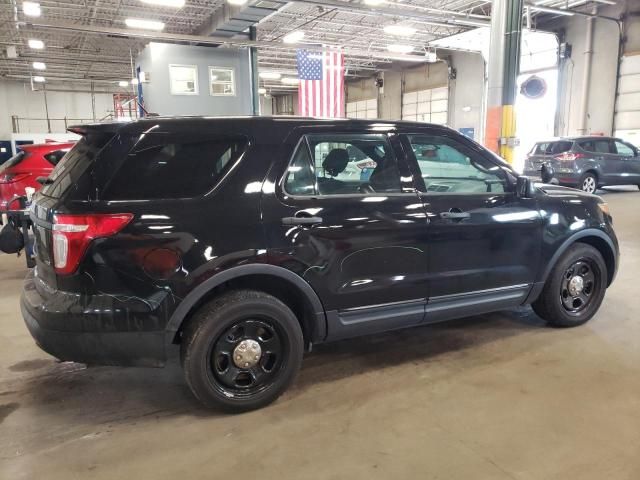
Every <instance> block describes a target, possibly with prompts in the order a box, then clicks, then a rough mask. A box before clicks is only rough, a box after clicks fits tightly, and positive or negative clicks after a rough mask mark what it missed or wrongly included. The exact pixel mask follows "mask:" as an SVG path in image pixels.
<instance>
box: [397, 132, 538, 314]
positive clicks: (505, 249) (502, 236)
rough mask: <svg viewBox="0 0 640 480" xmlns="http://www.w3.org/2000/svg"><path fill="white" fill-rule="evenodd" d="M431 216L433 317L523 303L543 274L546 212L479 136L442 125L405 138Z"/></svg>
mask: <svg viewBox="0 0 640 480" xmlns="http://www.w3.org/2000/svg"><path fill="white" fill-rule="evenodd" d="M403 144H404V146H405V150H406V151H407V156H408V158H409V161H410V165H411V166H412V167H413V169H414V171H415V178H416V180H417V187H418V190H419V195H420V198H421V200H422V202H423V203H424V205H425V209H426V212H427V216H428V219H429V226H428V232H427V237H428V249H429V267H428V269H429V294H430V295H429V299H428V303H427V313H426V317H425V320H426V321H438V320H442V319H446V318H451V317H457V316H461V315H467V314H476V313H481V312H482V311H490V310H495V309H499V308H506V307H510V306H514V305H519V304H521V303H522V302H523V301H524V300H525V298H526V296H527V294H528V292H529V290H530V288H531V286H532V283H533V282H534V279H535V278H536V274H537V270H538V261H539V258H540V244H541V234H542V230H541V225H542V222H541V218H540V215H539V213H538V211H537V209H536V201H535V199H530V198H520V197H518V196H516V194H515V193H514V191H513V190H514V188H513V181H514V180H515V177H512V178H509V177H511V176H512V175H513V174H511V173H510V172H509V171H508V169H507V168H506V167H503V166H501V165H500V164H498V163H497V162H495V161H494V160H493V159H492V158H490V157H489V154H488V153H486V152H484V151H483V150H482V149H481V148H480V147H478V146H477V145H476V144H474V143H473V142H470V141H468V140H467V139H465V138H463V137H462V136H460V135H457V134H454V133H449V132H443V131H437V132H434V133H431V132H428V131H425V132H423V133H420V132H416V133H415V134H407V135H404V136H403Z"/></svg>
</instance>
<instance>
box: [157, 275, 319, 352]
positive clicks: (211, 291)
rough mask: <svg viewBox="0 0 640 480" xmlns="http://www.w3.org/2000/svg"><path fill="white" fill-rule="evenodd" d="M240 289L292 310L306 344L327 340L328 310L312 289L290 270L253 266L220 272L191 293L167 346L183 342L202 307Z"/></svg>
mask: <svg viewBox="0 0 640 480" xmlns="http://www.w3.org/2000/svg"><path fill="white" fill-rule="evenodd" d="M237 289H253V290H260V291H263V292H265V293H268V294H270V295H273V296H274V297H276V298H278V299H279V300H281V301H282V302H283V303H285V304H286V305H287V306H289V308H291V309H292V310H293V312H294V314H295V315H296V317H297V318H298V320H299V321H300V324H301V325H300V326H301V328H302V332H303V335H304V339H305V343H307V344H309V343H315V342H320V341H322V340H324V338H325V337H326V332H327V323H326V316H325V311H324V307H323V306H322V302H321V301H320V298H319V297H318V295H317V294H316V292H315V290H313V288H312V287H311V285H309V284H308V283H307V282H306V281H304V279H302V278H301V277H300V276H299V275H297V274H296V273H294V272H292V271H291V270H287V269H286V268H282V267H278V266H275V265H268V264H251V265H241V266H237V267H232V268H230V269H228V270H225V271H223V272H220V273H218V274H216V275H214V276H213V277H211V278H209V279H207V280H205V281H204V282H202V283H201V284H200V285H198V286H197V287H196V288H194V289H193V290H192V291H191V292H189V294H188V295H187V296H186V297H185V298H184V299H183V300H182V301H181V302H180V304H179V305H178V308H176V310H175V311H174V312H173V314H172V315H171V318H170V319H169V322H168V324H167V328H166V342H167V344H176V343H179V342H180V334H181V332H182V329H183V327H184V326H185V325H186V323H187V322H188V321H189V319H190V318H191V316H192V315H193V314H194V313H195V312H196V311H197V310H198V309H199V308H200V306H202V305H203V304H204V303H206V302H208V301H209V300H211V299H212V298H214V297H215V296H217V295H219V294H220V293H222V292H225V291H228V290H237Z"/></svg>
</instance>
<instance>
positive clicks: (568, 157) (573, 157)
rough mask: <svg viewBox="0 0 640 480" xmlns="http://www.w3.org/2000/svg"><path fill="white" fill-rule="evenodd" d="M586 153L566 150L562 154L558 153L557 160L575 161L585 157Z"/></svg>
mask: <svg viewBox="0 0 640 480" xmlns="http://www.w3.org/2000/svg"><path fill="white" fill-rule="evenodd" d="M584 157H585V155H584V154H582V153H573V152H564V153H561V154H560V155H556V156H555V157H553V158H555V159H556V160H560V161H561V162H573V161H574V160H578V159H579V158H584Z"/></svg>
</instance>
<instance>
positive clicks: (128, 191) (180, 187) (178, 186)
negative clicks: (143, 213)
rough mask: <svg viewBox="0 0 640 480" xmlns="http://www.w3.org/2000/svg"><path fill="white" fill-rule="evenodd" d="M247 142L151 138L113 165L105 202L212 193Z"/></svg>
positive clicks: (102, 196)
mask: <svg viewBox="0 0 640 480" xmlns="http://www.w3.org/2000/svg"><path fill="white" fill-rule="evenodd" d="M246 146H247V140H246V138H219V139H206V140H204V139H202V138H201V139H194V140H193V141H185V139H184V136H182V139H181V138H180V136H178V135H165V134H149V135H146V136H141V138H140V139H139V141H138V142H137V143H136V144H135V146H134V147H133V148H132V149H131V151H130V152H129V153H128V155H126V159H125V160H124V162H118V163H121V164H120V165H118V164H117V163H116V164H114V165H112V167H115V168H113V170H112V171H114V170H115V173H114V174H113V175H111V177H110V178H109V179H108V181H107V182H105V184H104V185H103V186H102V187H101V194H100V199H102V200H154V199H178V198H193V197H198V196H201V195H204V194H205V193H207V192H209V191H210V190H211V189H212V188H213V187H214V186H215V184H216V183H217V182H218V181H219V180H220V179H221V178H222V176H223V175H224V174H225V172H226V171H228V170H229V168H230V167H231V166H232V165H233V164H234V163H235V162H236V160H238V159H239V158H240V156H241V155H242V153H244V151H245V149H246Z"/></svg>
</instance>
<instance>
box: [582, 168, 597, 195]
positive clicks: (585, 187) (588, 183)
mask: <svg viewBox="0 0 640 480" xmlns="http://www.w3.org/2000/svg"><path fill="white" fill-rule="evenodd" d="M597 189H598V179H597V178H596V176H595V175H594V174H593V173H585V174H584V175H583V176H582V178H581V179H580V190H582V191H583V192H587V193H595V192H596V190H597Z"/></svg>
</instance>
